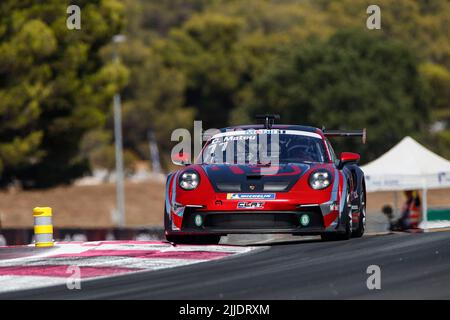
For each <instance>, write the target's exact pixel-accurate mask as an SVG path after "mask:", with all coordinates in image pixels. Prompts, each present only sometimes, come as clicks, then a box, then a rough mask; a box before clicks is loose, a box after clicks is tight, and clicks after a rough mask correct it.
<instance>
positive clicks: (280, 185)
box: [263, 182, 289, 192]
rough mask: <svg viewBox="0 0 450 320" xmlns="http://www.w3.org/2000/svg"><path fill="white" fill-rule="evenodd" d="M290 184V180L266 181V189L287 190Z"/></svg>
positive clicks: (274, 190)
mask: <svg viewBox="0 0 450 320" xmlns="http://www.w3.org/2000/svg"><path fill="white" fill-rule="evenodd" d="M288 186H289V182H266V183H264V186H263V188H264V191H273V192H276V191H285V190H286V189H287V187H288Z"/></svg>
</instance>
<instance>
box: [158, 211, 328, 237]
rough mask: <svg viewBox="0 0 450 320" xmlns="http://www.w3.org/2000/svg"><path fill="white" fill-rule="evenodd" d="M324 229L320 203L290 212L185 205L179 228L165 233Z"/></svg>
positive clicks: (299, 232) (304, 232)
mask: <svg viewBox="0 0 450 320" xmlns="http://www.w3.org/2000/svg"><path fill="white" fill-rule="evenodd" d="M199 222H201V223H199ZM326 231H327V230H326V228H325V223H324V217H323V215H322V210H321V208H320V206H313V207H308V208H299V209H296V210H293V211H262V210H252V211H240V210H239V211H205V210H202V209H201V208H186V209H185V210H184V213H183V221H182V226H181V229H179V230H166V233H167V234H220V235H225V234H239V233H241V234H242V233H248V234H251V233H255V234H261V233H287V234H295V235H318V234H322V233H324V232H326Z"/></svg>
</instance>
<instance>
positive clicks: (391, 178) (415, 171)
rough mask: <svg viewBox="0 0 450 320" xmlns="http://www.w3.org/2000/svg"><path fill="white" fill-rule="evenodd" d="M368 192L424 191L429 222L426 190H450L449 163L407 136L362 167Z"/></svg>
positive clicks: (424, 209)
mask: <svg viewBox="0 0 450 320" xmlns="http://www.w3.org/2000/svg"><path fill="white" fill-rule="evenodd" d="M361 168H362V170H363V171H364V174H365V177H366V188H367V192H373V191H401V190H419V189H421V190H422V210H423V213H424V214H423V215H422V217H423V218H422V223H423V224H425V225H426V222H427V215H426V214H425V213H426V212H427V208H428V207H427V190H428V189H438V188H450V161H448V160H446V159H444V158H442V157H441V156H439V155H437V154H435V153H433V152H431V151H430V150H428V149H427V148H425V147H424V146H422V145H421V144H419V143H418V142H417V141H415V140H414V139H413V138H411V137H405V138H403V140H401V141H400V142H399V143H398V144H396V145H395V146H394V147H393V148H392V149H390V150H389V151H388V152H386V153H385V154H383V155H382V156H381V157H379V158H378V159H376V160H374V161H372V162H369V163H368V164H366V165H365V166H362V167H361Z"/></svg>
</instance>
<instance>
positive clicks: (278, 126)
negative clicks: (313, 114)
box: [220, 124, 322, 133]
mask: <svg viewBox="0 0 450 320" xmlns="http://www.w3.org/2000/svg"><path fill="white" fill-rule="evenodd" d="M249 129H265V126H264V125H263V124H247V125H242V126H232V127H227V128H223V129H220V132H227V131H237V130H249ZM271 129H284V130H297V131H306V132H315V133H321V132H322V130H320V129H318V128H315V127H311V126H301V125H292V124H274V125H273V126H272V127H271Z"/></svg>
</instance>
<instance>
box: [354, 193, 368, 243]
mask: <svg viewBox="0 0 450 320" xmlns="http://www.w3.org/2000/svg"><path fill="white" fill-rule="evenodd" d="M364 191H365V190H363V191H362V192H361V197H360V199H361V200H360V203H359V219H358V227H357V228H356V230H354V231H353V233H352V237H353V238H360V237H362V236H363V234H364V231H365V230H366V193H365V192H364Z"/></svg>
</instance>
